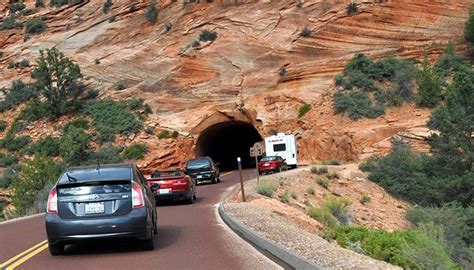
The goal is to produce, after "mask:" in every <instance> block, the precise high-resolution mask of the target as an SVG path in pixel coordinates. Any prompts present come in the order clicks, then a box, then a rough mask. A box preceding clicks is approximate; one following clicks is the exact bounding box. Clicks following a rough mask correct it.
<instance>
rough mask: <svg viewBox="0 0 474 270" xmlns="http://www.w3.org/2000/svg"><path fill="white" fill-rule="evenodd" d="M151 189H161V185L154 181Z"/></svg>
mask: <svg viewBox="0 0 474 270" xmlns="http://www.w3.org/2000/svg"><path fill="white" fill-rule="evenodd" d="M150 189H151V191H157V190H158V189H160V185H158V184H157V183H153V184H151V186H150Z"/></svg>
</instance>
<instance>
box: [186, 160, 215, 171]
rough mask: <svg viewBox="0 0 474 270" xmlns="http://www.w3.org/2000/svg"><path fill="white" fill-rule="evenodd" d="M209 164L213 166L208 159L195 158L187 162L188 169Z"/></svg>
mask: <svg viewBox="0 0 474 270" xmlns="http://www.w3.org/2000/svg"><path fill="white" fill-rule="evenodd" d="M209 166H211V163H210V162H209V160H207V159H193V160H190V161H188V163H187V164H186V168H188V169H199V168H205V167H209Z"/></svg>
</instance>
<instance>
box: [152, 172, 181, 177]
mask: <svg viewBox="0 0 474 270" xmlns="http://www.w3.org/2000/svg"><path fill="white" fill-rule="evenodd" d="M171 176H184V172H182V171H159V172H155V173H153V174H152V175H151V177H152V178H157V177H171Z"/></svg>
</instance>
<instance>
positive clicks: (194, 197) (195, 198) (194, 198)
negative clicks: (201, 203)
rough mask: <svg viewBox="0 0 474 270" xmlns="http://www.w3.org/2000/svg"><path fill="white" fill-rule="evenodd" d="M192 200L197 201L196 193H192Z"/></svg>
mask: <svg viewBox="0 0 474 270" xmlns="http://www.w3.org/2000/svg"><path fill="white" fill-rule="evenodd" d="M193 200H197V196H196V192H194V195H193Z"/></svg>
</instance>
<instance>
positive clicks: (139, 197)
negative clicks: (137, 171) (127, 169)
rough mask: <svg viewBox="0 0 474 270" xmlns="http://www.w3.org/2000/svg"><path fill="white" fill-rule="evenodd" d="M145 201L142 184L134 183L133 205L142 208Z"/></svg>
mask: <svg viewBox="0 0 474 270" xmlns="http://www.w3.org/2000/svg"><path fill="white" fill-rule="evenodd" d="M144 205H145V204H144V202H143V192H142V189H141V188H140V186H139V185H138V184H137V183H133V187H132V207H133V208H142V207H143V206H144Z"/></svg>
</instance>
